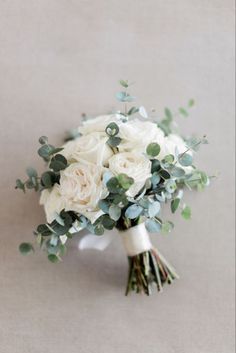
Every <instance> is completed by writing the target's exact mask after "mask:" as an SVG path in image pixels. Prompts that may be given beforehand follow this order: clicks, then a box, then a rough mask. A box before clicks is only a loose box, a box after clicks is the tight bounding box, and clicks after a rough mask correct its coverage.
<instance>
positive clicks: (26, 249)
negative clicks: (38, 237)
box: [19, 243, 34, 255]
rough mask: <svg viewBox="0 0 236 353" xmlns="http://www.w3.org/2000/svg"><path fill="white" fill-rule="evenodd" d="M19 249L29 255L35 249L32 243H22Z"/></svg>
mask: <svg viewBox="0 0 236 353" xmlns="http://www.w3.org/2000/svg"><path fill="white" fill-rule="evenodd" d="M19 251H20V253H21V254H22V255H27V254H29V253H30V252H31V251H34V248H33V245H32V244H31V243H21V244H20V246H19Z"/></svg>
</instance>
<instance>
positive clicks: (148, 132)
mask: <svg viewBox="0 0 236 353" xmlns="http://www.w3.org/2000/svg"><path fill="white" fill-rule="evenodd" d="M119 137H121V138H122V141H121V143H120V145H119V151H121V152H130V151H139V152H145V151H146V148H147V146H148V145H149V144H150V143H152V142H156V143H158V144H159V145H160V147H161V150H162V148H163V143H164V133H163V131H162V130H161V129H159V128H158V127H157V124H154V123H152V122H150V121H140V120H138V119H134V120H131V121H128V122H127V123H123V124H122V125H121V126H120V132H119Z"/></svg>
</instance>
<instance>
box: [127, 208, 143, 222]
mask: <svg viewBox="0 0 236 353" xmlns="http://www.w3.org/2000/svg"><path fill="white" fill-rule="evenodd" d="M142 212H143V208H142V207H141V206H139V205H136V204H133V205H131V206H129V207H128V208H127V209H126V211H125V217H127V218H129V219H135V218H137V217H139V216H140V215H141V213H142Z"/></svg>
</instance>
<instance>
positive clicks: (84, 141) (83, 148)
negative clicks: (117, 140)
mask: <svg viewBox="0 0 236 353" xmlns="http://www.w3.org/2000/svg"><path fill="white" fill-rule="evenodd" d="M107 139H108V138H107V137H105V136H103V135H102V134H101V133H98V132H97V133H91V134H88V135H84V136H81V137H78V138H76V139H75V140H73V141H69V142H67V143H66V144H65V145H64V146H63V150H62V151H61V152H60V154H62V155H63V156H64V157H65V158H66V159H67V160H68V161H69V163H73V162H78V161H80V160H85V161H87V162H90V163H95V164H97V165H100V166H102V165H103V166H105V165H107V164H108V159H109V158H110V157H111V156H112V155H113V152H112V150H111V148H110V147H109V146H108V144H107V143H106V141H107Z"/></svg>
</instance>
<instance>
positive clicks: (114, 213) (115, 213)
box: [109, 205, 121, 221]
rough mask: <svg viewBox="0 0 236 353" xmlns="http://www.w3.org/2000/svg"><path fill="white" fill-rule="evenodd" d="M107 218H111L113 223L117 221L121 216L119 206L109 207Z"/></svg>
mask: <svg viewBox="0 0 236 353" xmlns="http://www.w3.org/2000/svg"><path fill="white" fill-rule="evenodd" d="M109 216H110V217H111V219H113V220H114V221H118V219H119V218H120V216H121V209H120V207H119V206H117V205H111V206H110V208H109Z"/></svg>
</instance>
